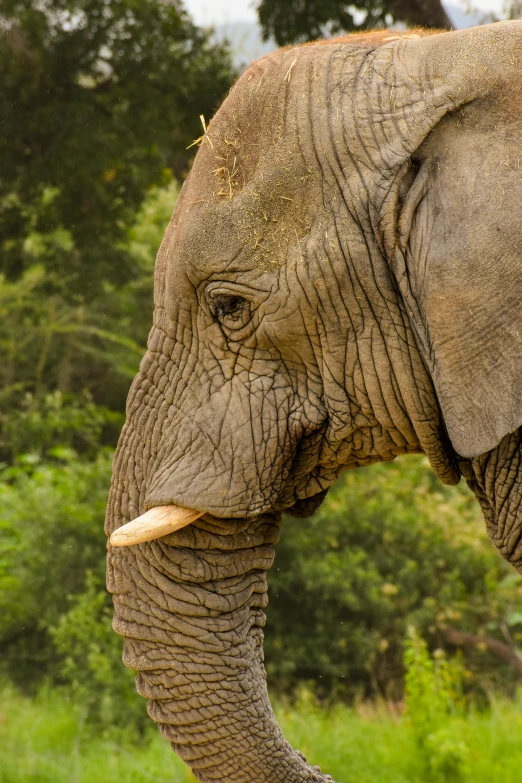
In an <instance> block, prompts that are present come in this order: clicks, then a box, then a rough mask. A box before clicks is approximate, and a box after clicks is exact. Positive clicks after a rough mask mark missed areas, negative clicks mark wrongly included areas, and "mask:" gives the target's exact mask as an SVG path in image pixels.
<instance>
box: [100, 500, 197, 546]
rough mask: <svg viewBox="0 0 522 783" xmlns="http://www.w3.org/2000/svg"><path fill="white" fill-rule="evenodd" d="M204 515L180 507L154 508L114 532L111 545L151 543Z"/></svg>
mask: <svg viewBox="0 0 522 783" xmlns="http://www.w3.org/2000/svg"><path fill="white" fill-rule="evenodd" d="M204 513H205V512H204V511H193V510H192V509H190V508H181V506H155V507H154V508H151V509H149V510H148V511H146V512H145V513H144V514H142V515H141V517H138V518H137V519H133V520H132V522H128V523H127V524H126V525H122V527H119V528H118V529H117V530H115V531H114V533H113V534H112V536H111V544H112V546H132V545H133V544H142V543H143V542H144V541H152V539H153V538H161V537H162V536H166V535H168V534H169V533H173V532H174V531H175V530H179V529H180V528H181V527H185V525H190V523H191V522H194V521H195V520H196V519H199V517H202V516H203V514H204Z"/></svg>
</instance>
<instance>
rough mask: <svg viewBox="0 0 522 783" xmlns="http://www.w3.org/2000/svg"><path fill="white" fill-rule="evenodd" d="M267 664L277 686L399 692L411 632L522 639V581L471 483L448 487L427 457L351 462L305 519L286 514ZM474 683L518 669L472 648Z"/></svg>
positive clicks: (505, 678) (434, 638)
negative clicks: (490, 535)
mask: <svg viewBox="0 0 522 783" xmlns="http://www.w3.org/2000/svg"><path fill="white" fill-rule="evenodd" d="M269 591H270V604H269V607H268V622H267V629H266V647H265V650H266V667H267V670H268V672H269V674H270V677H271V681H272V683H274V684H275V687H276V688H277V689H278V690H279V691H288V690H292V689H293V688H295V687H297V685H298V683H300V682H302V681H309V682H310V683H311V685H312V687H313V688H314V689H315V690H317V691H318V693H319V695H320V694H323V695H327V694H332V693H337V694H338V695H343V697H344V698H353V697H355V696H356V695H359V696H362V697H363V698H367V697H370V696H375V695H381V696H384V697H385V698H389V699H391V700H393V701H399V700H400V699H401V698H402V688H403V674H404V669H403V640H404V638H405V635H406V630H407V628H408V626H410V625H413V626H416V627H417V628H418V629H419V632H420V633H421V634H422V635H423V636H425V637H426V638H427V639H428V641H429V644H430V647H431V648H432V649H435V648H442V649H444V648H445V649H451V648H450V647H449V645H448V643H447V642H446V639H445V628H447V627H448V626H450V627H456V628H459V629H462V630H467V631H472V632H474V633H475V634H481V633H487V634H488V635H490V636H493V637H497V638H498V639H499V640H503V635H502V633H501V630H500V629H501V626H502V624H503V623H506V625H508V626H509V625H510V626H511V633H512V635H513V637H514V639H515V640H517V639H519V638H520V631H521V628H522V626H521V624H520V619H521V616H520V614H519V612H520V610H521V608H522V580H521V578H520V576H518V575H516V574H514V573H513V572H512V570H511V569H510V568H509V566H508V565H507V564H506V563H505V562H504V561H503V560H502V559H501V558H500V556H499V555H498V553H497V552H496V551H495V549H494V548H493V547H492V546H491V544H490V543H489V541H488V540H487V537H486V534H485V530H484V523H483V520H482V515H481V511H480V508H479V506H478V503H477V502H476V501H475V499H474V497H473V496H472V494H471V493H470V492H469V490H468V489H467V488H466V486H465V485H463V484H460V485H459V486H457V487H446V486H443V485H442V484H441V483H440V482H439V480H438V479H437V478H436V477H435V475H434V474H433V472H432V470H431V468H430V467H429V465H428V462H427V460H426V459H425V458H423V457H405V458H402V459H400V460H397V461H396V462H392V463H389V464H381V465H373V466H371V467H368V468H361V469H359V470H354V471H348V472H347V473H345V474H344V476H343V477H342V478H341V480H340V481H339V482H338V483H337V485H336V486H335V487H334V488H333V489H332V490H331V491H330V493H329V495H328V496H327V498H326V500H325V502H324V503H323V505H322V506H321V508H320V509H319V510H318V512H317V513H316V514H315V515H314V517H313V518H312V519H309V520H304V521H302V520H296V519H285V520H284V523H283V527H282V532H281V540H280V542H279V544H278V546H277V555H276V560H275V565H274V568H273V569H272V572H271V573H270V575H269ZM465 656H466V667H467V668H468V669H470V670H471V672H472V674H473V677H472V678H471V679H470V681H469V682H468V684H467V687H471V688H474V689H475V690H476V691H478V692H487V691H489V690H490V689H491V687H492V686H493V685H495V686H502V687H505V688H506V689H508V690H509V689H512V687H513V686H514V684H515V681H516V676H515V674H514V672H513V671H512V670H511V669H509V668H508V667H507V666H505V664H503V663H502V662H500V661H499V660H498V659H495V658H494V657H493V656H491V655H490V654H489V653H487V652H486V651H484V650H481V649H467V650H466V651H465Z"/></svg>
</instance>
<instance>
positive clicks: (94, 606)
mask: <svg viewBox="0 0 522 783" xmlns="http://www.w3.org/2000/svg"><path fill="white" fill-rule="evenodd" d="M112 615H113V609H112V602H111V601H110V599H109V596H108V595H107V593H106V591H105V585H104V584H103V583H101V582H100V579H99V578H98V577H96V576H95V575H94V574H93V573H92V572H87V574H86V583H85V589H84V591H83V592H82V593H80V594H79V595H76V596H74V598H73V599H72V600H71V606H70V608H69V610H68V612H67V613H66V614H65V615H62V617H61V618H60V620H59V622H58V624H57V626H56V627H54V628H52V629H51V638H52V641H53V643H54V646H55V648H56V651H57V652H59V653H61V654H62V655H63V656H64V659H63V663H62V666H61V669H60V680H62V681H63V683H65V684H66V685H67V686H68V687H67V690H68V692H69V693H70V694H71V695H72V697H73V700H74V702H75V703H76V704H79V705H82V708H85V709H86V710H87V713H88V717H89V720H88V723H89V725H90V726H96V731H97V732H98V733H99V734H102V733H105V734H107V735H109V736H112V737H113V736H114V735H115V733H116V729H118V728H120V729H121V730H122V731H123V733H124V734H125V737H126V739H127V741H129V740H130V738H131V736H136V733H137V734H138V735H139V736H143V735H144V732H145V729H146V727H147V726H148V725H149V722H150V721H149V718H148V716H147V711H146V709H145V701H144V700H143V699H142V698H141V697H140V696H138V694H137V692H136V688H135V685H134V674H133V673H132V672H130V671H129V670H128V669H124V668H123V667H122V662H121V653H122V647H123V644H122V640H121V639H120V637H119V636H117V635H116V634H115V633H114V631H113V630H112V625H111V623H112Z"/></svg>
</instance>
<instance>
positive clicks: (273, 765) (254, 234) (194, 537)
mask: <svg viewBox="0 0 522 783" xmlns="http://www.w3.org/2000/svg"><path fill="white" fill-rule="evenodd" d="M388 36H389V34H388ZM386 38H387V36H386V34H382V35H379V34H377V35H373V36H371V35H370V36H366V37H359V38H355V39H354V38H348V39H344V40H340V41H338V42H333V43H332V42H329V43H325V42H323V43H321V42H320V43H317V44H314V45H310V46H305V47H300V48H293V49H287V50H282V51H280V52H277V53H275V54H273V55H270V56H269V57H267V58H265V59H263V60H261V61H260V62H258V63H256V64H255V65H253V66H252V67H251V68H250V69H249V70H248V71H247V72H246V73H245V74H244V75H243V76H242V77H241V78H240V80H239V81H238V83H237V84H236V86H235V87H234V88H233V90H232V91H231V94H230V95H229V97H228V98H227V99H226V101H225V102H224V104H223V106H222V107H221V108H220V110H219V111H218V113H217V115H216V117H215V118H214V119H213V121H212V123H211V124H210V127H209V130H208V134H207V136H206V137H205V139H204V141H203V143H202V144H201V148H200V150H199V152H198V155H197V157H196V160H195V163H194V166H193V169H192V172H191V174H190V177H189V179H188V181H187V182H186V184H185V186H184V188H183V191H182V194H181V196H180V198H179V200H178V204H177V206H176V209H175V212H174V215H173V217H172V221H171V223H170V225H169V227H168V229H167V231H166V233H165V238H164V241H163V244H162V246H161V249H160V251H159V255H158V260H157V268H156V285H155V310H154V326H153V328H152V331H151V334H150V339H149V344H148V350H147V354H146V356H145V357H144V359H143V362H142V365H141V369H140V373H139V375H138V376H137V378H136V380H135V381H134V384H133V386H132V389H131V392H130V395H129V400H128V410H127V423H126V425H125V428H124V430H123V433H122V436H121V440H120V444H119V447H118V452H117V455H116V459H115V463H114V479H113V485H112V490H111V496H110V501H109V508H108V515H107V532H108V533H110V532H112V530H114V529H115V528H116V527H118V526H120V525H122V524H124V523H125V522H127V521H128V520H131V519H133V518H135V517H136V516H138V515H139V514H140V513H143V511H144V510H146V509H148V508H151V507H153V506H156V505H161V504H168V503H176V504H178V505H181V506H186V507H189V508H196V509H203V510H205V511H206V512H207V514H206V515H205V516H204V517H203V518H202V519H200V520H198V521H197V522H196V523H194V524H192V525H191V526H189V527H188V528H185V529H183V530H180V531H178V532H177V533H173V534H171V535H170V536H166V537H165V538H163V539H160V540H157V541H154V542H151V543H148V544H141V545H138V546H134V547H130V548H123V549H113V548H111V547H110V546H109V553H108V587H109V590H110V591H111V592H112V593H113V595H114V606H115V618H114V628H115V630H116V631H117V633H119V634H121V635H122V636H123V637H124V639H125V652H124V661H125V663H126V664H127V665H128V666H130V667H132V668H134V669H135V670H137V672H138V676H137V688H138V690H139V692H140V693H141V694H142V695H144V696H146V697H147V698H148V699H149V713H150V715H151V717H152V718H153V719H154V720H156V721H157V722H158V723H159V725H160V729H161V731H162V732H163V734H164V735H165V736H166V737H167V738H168V739H169V740H170V742H171V743H172V746H173V748H174V750H175V751H176V752H177V753H179V755H180V756H181V757H182V758H183V759H184V760H185V761H186V762H187V763H188V764H189V765H190V766H191V768H192V769H193V771H194V773H195V774H196V776H197V777H198V779H199V780H201V781H205V782H206V781H234V782H235V783H262V782H265V781H268V782H269V783H275V782H276V781H285V782H286V783H293V782H294V781H324V780H327V779H328V778H327V777H325V776H324V775H322V774H321V772H320V771H319V770H318V769H317V768H311V767H309V766H308V765H307V763H306V761H305V759H304V758H303V757H302V755H301V754H299V753H298V752H296V751H294V750H292V748H291V747H290V746H289V745H288V743H287V742H286V741H285V739H284V737H283V736H282V734H281V731H280V729H279V727H278V725H277V723H276V721H275V719H274V716H273V714H272V710H271V707H270V704H269V701H268V697H267V690H266V679H265V673H264V668H263V652H262V637H263V633H262V628H263V624H264V612H263V610H264V607H265V606H266V603H267V588H266V571H267V570H268V568H270V565H271V563H272V560H273V556H274V552H273V544H274V543H275V542H276V540H277V538H278V535H279V522H280V512H281V511H283V510H287V511H289V513H293V514H295V515H296V516H306V515H307V514H309V513H311V512H312V511H313V510H314V508H315V507H316V506H317V505H318V503H320V502H321V500H322V499H323V497H324V495H325V493H326V491H327V489H328V487H329V486H330V485H331V484H332V483H333V481H335V479H336V477H337V476H338V475H339V473H340V471H342V470H344V469H346V468H352V467H355V466H357V465H368V464H370V463H373V462H378V461H382V460H390V459H393V458H394V457H396V456H398V455H400V454H406V453H413V452H423V453H425V454H426V455H427V456H428V457H429V459H430V462H431V464H432V466H433V468H434V470H435V472H436V473H437V474H438V476H439V477H440V478H441V479H442V480H443V481H444V482H446V483H455V482H457V481H458V480H459V479H460V477H461V475H464V476H465V478H466V480H467V481H468V482H469V484H470V486H471V487H472V488H473V490H474V492H475V493H476V495H477V497H478V499H479V501H480V503H481V505H482V507H483V509H484V512H485V516H486V520H487V525H488V530H489V531H490V534H491V537H492V539H493V541H494V543H495V544H496V545H497V546H498V547H499V549H500V550H501V552H502V553H503V554H504V556H505V557H507V558H508V559H510V560H511V561H512V562H513V563H514V564H515V565H516V566H518V567H520V566H522V545H521V543H520V528H521V520H522V510H519V506H520V497H521V489H520V488H521V486H522V485H521V478H520V470H521V456H520V432H519V431H518V428H519V427H520V426H521V424H522V385H521V384H520V382H519V379H520V374H521V370H522V367H521V363H522V358H521V357H522V350H521V347H522V346H521V335H522V331H521V327H522V324H521V306H520V302H521V294H522V282H521V280H522V276H521V274H520V265H521V259H522V223H521V220H520V215H521V214H522V181H521V171H522V169H521V166H520V158H521V156H522V121H521V116H522V112H521V108H522V100H521V94H520V90H521V84H522V78H521V77H522V24H520V23H516V22H513V23H503V24H499V25H491V26H488V27H483V28H475V29H472V30H466V31H463V32H456V33H447V34H440V35H435V36H427V37H420V38H408V37H405V38H403V39H399V40H397V39H392V40H389V39H388V40H386ZM304 524H306V523H304Z"/></svg>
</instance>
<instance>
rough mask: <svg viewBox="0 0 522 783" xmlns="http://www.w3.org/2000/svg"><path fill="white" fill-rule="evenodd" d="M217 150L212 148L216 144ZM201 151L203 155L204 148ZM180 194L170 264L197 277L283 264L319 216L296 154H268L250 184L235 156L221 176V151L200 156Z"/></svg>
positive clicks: (317, 198)
mask: <svg viewBox="0 0 522 783" xmlns="http://www.w3.org/2000/svg"><path fill="white" fill-rule="evenodd" d="M216 147H217V145H216ZM201 152H203V150H201ZM204 152H205V153H206V154H203V155H201V154H198V159H197V160H196V163H195V165H194V169H193V171H192V173H191V175H190V178H189V181H188V183H187V188H186V191H185V192H184V194H183V199H182V203H181V204H180V207H179V210H178V213H177V217H176V221H175V225H174V226H173V231H174V232H175V235H176V239H175V241H174V242H171V243H170V251H169V264H177V263H179V264H181V265H182V266H184V267H187V268H189V269H192V270H193V271H194V272H195V273H198V270H199V273H201V274H203V276H205V274H206V273H207V272H208V273H211V272H217V271H219V270H220V269H223V271H226V270H227V268H228V267H229V265H232V267H233V268H236V266H237V264H239V268H240V269H241V268H256V269H257V268H271V267H273V266H274V265H275V266H278V265H281V264H283V263H284V262H285V261H286V259H287V256H288V250H289V247H291V246H293V245H297V244H298V243H299V242H300V241H301V240H303V239H304V237H306V236H307V235H308V234H309V232H310V229H311V226H312V223H313V221H314V219H315V218H317V216H318V215H319V214H320V213H321V211H322V210H323V202H322V196H321V187H320V182H319V177H318V176H317V174H316V173H314V171H313V170H311V169H310V168H308V167H307V166H306V164H305V162H304V161H303V159H302V157H301V156H300V155H299V154H298V152H297V153H295V154H289V152H288V150H286V149H285V150H280V151H278V150H267V154H263V155H262V156H260V157H259V159H258V161H257V166H256V168H255V169H254V170H253V171H252V173H251V174H250V177H249V179H248V180H247V181H246V180H243V179H242V180H241V183H240V185H239V184H238V182H237V181H236V179H235V178H236V176H237V177H239V176H241V177H242V176H243V174H244V172H243V173H241V175H240V174H239V173H238V172H239V166H240V164H239V162H238V160H239V156H240V150H236V153H237V155H238V158H237V159H236V157H235V156H234V157H232V159H231V160H229V161H228V164H227V165H228V166H229V168H227V169H226V171H225V172H224V171H223V166H219V165H218V164H219V163H221V162H222V160H221V157H222V156H220V154H219V149H214V150H212V149H210V151H209V150H205V151H204Z"/></svg>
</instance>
